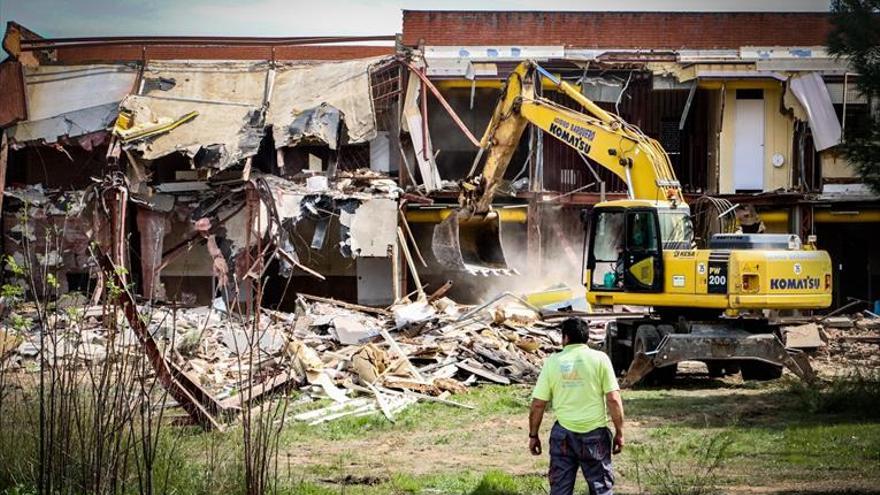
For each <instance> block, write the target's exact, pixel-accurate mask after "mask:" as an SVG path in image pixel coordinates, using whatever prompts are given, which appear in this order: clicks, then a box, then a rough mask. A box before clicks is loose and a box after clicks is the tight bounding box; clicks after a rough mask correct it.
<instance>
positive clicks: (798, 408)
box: [9, 378, 880, 495]
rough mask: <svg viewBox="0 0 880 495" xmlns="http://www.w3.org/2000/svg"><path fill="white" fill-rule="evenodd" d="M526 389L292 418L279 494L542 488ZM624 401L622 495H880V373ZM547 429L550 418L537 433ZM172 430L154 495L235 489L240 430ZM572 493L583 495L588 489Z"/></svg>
mask: <svg viewBox="0 0 880 495" xmlns="http://www.w3.org/2000/svg"><path fill="white" fill-rule="evenodd" d="M529 392H530V390H529V388H527V387H521V386H509V387H500V386H483V387H479V388H476V389H472V390H471V391H470V392H469V393H467V394H461V395H458V396H456V397H455V398H456V400H459V401H462V402H467V403H469V404H472V405H474V406H476V408H475V409H473V410H468V409H461V408H455V407H450V406H447V405H443V404H436V403H420V404H416V405H414V406H411V407H410V408H409V409H407V410H406V411H404V412H403V413H401V415H400V416H399V418H398V421H397V422H396V423H390V422H388V421H386V420H385V419H384V418H383V417H382V416H380V415H376V416H370V417H362V418H354V419H349V418H343V419H340V420H337V421H335V422H331V423H325V424H322V425H318V426H311V427H310V426H307V425H305V424H302V423H294V422H290V423H288V425H287V426H286V427H285V428H284V430H283V432H282V434H281V437H280V438H279V446H280V447H279V448H280V455H279V458H278V467H277V472H278V474H279V478H278V479H279V481H278V486H277V488H278V490H277V492H278V493H303V494H385V493H388V494H398V493H399V494H420V493H421V494H472V495H490V494H491V495H503V494H536V493H545V492H546V490H547V483H546V477H545V472H546V470H547V457H546V454H545V456H542V457H533V456H531V455H529V454H528V452H527V450H526V445H527V435H526V433H527V431H526V430H527V428H526V427H527V425H526V415H527V408H528V403H529ZM624 400H625V407H626V410H627V416H628V423H629V431H628V434H627V442H628V444H627V447H626V449H625V451H624V453H623V454H621V455H620V456H618V457H616V458H615V461H614V462H615V470H616V477H617V487H616V488H617V492H618V493H631V494H634V493H652V494H655V495H675V494H691V495H700V494H709V493H748V494H755V493H784V494H793V493H803V494H820V493H848V494H868V493H880V382H878V381H877V380H867V379H857V380H851V381H844V382H838V383H835V384H830V385H825V386H823V387H821V388H818V389H817V388H808V387H804V386H801V385H800V384H799V383H798V382H795V381H793V380H789V379H783V380H779V381H775V382H768V383H745V384H744V383H742V382H737V381H735V380H727V381H724V382H722V381H720V380H713V379H708V378H690V379H688V378H685V379H681V380H679V381H678V382H677V383H676V386H675V388H667V389H637V390H627V391H625V393H624ZM318 405H319V404H309V405H305V406H303V407H304V408H309V407H317V406H318ZM551 424H552V417H549V418H547V419H546V420H545V423H544V428H543V430H544V432H545V433H544V435H542V440H544V441H545V442H546V430H548V429H549V427H550V426H551ZM167 431H174V433H173V435H172V436H173V438H165V439H164V441H169V442H170V443H171V444H173V445H174V447H173V451H174V452H173V455H170V456H168V459H167V460H166V461H165V462H169V463H173V464H174V465H173V466H172V469H169V470H168V472H169V474H168V477H167V478H166V479H165V481H164V483H163V485H162V487H160V490H159V491H160V492H165V493H238V491H237V490H236V489H235V488H234V487H235V486H236V482H235V480H236V479H237V477H239V476H240V474H241V473H240V472H237V471H236V469H238V468H236V467H235V466H238V464H236V463H235V462H232V461H231V460H232V459H233V458H235V457H236V455H239V453H240V448H241V447H240V443H241V434H240V432H239V431H237V428H232V429H230V430H229V431H227V432H225V433H203V432H200V431H197V430H194V429H175V430H171V429H170V428H169V429H168V430H167ZM171 440H173V441H171ZM206 473H209V474H210V475H208V474H206ZM579 490H580V492H579V493H586V490H585V487H584V485H583V484H581V485H580V488H579ZM29 491H30V490H20V489H19V490H18V493H22V492H29ZM9 493H15V491H9Z"/></svg>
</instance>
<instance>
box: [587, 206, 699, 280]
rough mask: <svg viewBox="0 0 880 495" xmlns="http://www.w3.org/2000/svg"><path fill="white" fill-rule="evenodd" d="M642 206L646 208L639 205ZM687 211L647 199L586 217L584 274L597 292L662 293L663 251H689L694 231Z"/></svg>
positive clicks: (601, 208)
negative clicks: (586, 235) (585, 272)
mask: <svg viewBox="0 0 880 495" xmlns="http://www.w3.org/2000/svg"><path fill="white" fill-rule="evenodd" d="M641 203H644V204H641ZM690 222H691V220H690V212H689V210H688V208H687V207H684V206H681V205H679V206H678V207H675V208H671V207H668V206H661V207H657V206H654V205H651V204H649V202H646V201H620V202H611V203H608V204H606V205H605V206H597V207H596V208H595V209H594V210H593V212H592V214H591V217H590V229H589V232H590V234H589V237H588V245H587V270H588V271H589V273H590V287H592V288H593V290H600V291H625V292H662V291H663V272H664V266H663V250H664V249H690V248H691V246H692V243H693V228H692V226H691V223H690Z"/></svg>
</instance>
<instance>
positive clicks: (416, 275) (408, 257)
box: [397, 227, 427, 301]
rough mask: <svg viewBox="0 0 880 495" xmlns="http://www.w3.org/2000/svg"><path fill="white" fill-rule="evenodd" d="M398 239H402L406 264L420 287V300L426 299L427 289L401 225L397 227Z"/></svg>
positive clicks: (401, 246) (401, 244) (401, 247)
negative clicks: (423, 287)
mask: <svg viewBox="0 0 880 495" xmlns="http://www.w3.org/2000/svg"><path fill="white" fill-rule="evenodd" d="M397 239H398V240H399V241H400V250H401V251H403V256H404V257H405V258H406V264H407V265H409V270H410V273H411V274H412V277H413V281H415V283H416V287H418V291H419V301H424V300H425V299H427V296H426V295H425V290H424V289H422V280H421V279H420V278H419V272H418V271H417V270H416V263H415V261H413V257H412V254H410V252H409V247H408V246H407V245H406V239H405V238H404V237H403V229H401V228H400V227H397Z"/></svg>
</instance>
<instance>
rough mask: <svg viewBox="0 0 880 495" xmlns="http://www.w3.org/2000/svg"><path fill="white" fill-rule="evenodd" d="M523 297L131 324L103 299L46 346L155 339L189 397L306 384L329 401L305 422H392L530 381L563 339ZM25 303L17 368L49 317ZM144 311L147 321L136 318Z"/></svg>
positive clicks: (220, 311) (222, 402)
mask: <svg viewBox="0 0 880 495" xmlns="http://www.w3.org/2000/svg"><path fill="white" fill-rule="evenodd" d="M516 299H517V298H516V296H513V295H502V296H501V297H499V298H496V299H494V300H493V301H492V302H491V303H489V304H486V305H483V306H479V307H469V306H462V305H459V304H457V303H455V302H453V301H452V300H450V299H448V298H445V297H439V298H436V299H433V300H432V299H429V298H424V299H420V300H417V301H415V302H411V301H406V302H402V303H398V304H396V305H394V306H392V307H390V308H387V309H380V308H372V307H367V306H360V305H356V304H351V303H345V302H342V301H336V300H333V299H325V298H320V297H317V296H309V295H304V294H302V295H300V296H299V298H298V300H297V308H296V311H294V312H292V313H287V312H281V311H273V310H269V309H261V310H260V314H259V315H258V316H257V317H254V318H243V317H241V316H240V315H236V314H229V313H226V312H225V311H224V308H223V306H222V305H216V306H205V307H194V308H170V307H160V306H153V307H151V306H145V305H139V306H137V316H136V318H135V319H134V320H132V319H129V320H128V322H126V317H125V316H123V313H125V311H123V312H120V313H119V314H117V316H116V319H117V320H116V324H115V325H112V324H111V325H108V320H107V313H106V311H105V308H103V307H100V306H87V307H85V309H84V310H81V311H80V312H77V311H59V312H58V313H57V314H53V315H52V318H51V319H50V321H49V322H48V325H46V328H50V329H51V330H49V331H48V332H51V333H52V334H53V338H51V339H44V345H47V344H45V343H46V342H51V344H48V345H47V347H46V356H47V357H48V358H49V362H50V363H54V362H57V361H56V358H57V359H61V360H63V361H64V362H65V363H70V364H77V365H88V364H89V363H96V362H100V361H102V360H103V359H105V357H107V355H108V350H109V348H110V347H112V348H113V350H116V351H121V352H122V353H123V354H124V353H126V352H130V353H136V352H143V351H142V350H140V349H139V348H140V347H141V346H147V345H148V342H146V341H147V340H149V341H150V342H153V343H154V344H155V346H156V348H157V349H159V350H160V352H161V356H163V358H164V360H165V362H166V364H167V366H163V368H164V367H167V368H168V369H169V370H170V371H169V372H168V374H169V375H171V376H174V377H175V379H176V381H177V382H181V383H183V385H182V387H183V388H186V389H189V390H190V391H192V390H196V391H198V394H190V395H189V396H192V395H199V394H201V395H204V396H207V397H210V399H211V402H212V403H213V404H219V407H221V408H223V407H225V408H228V409H230V410H237V409H238V408H240V407H241V406H242V405H244V404H245V403H247V402H249V401H251V400H255V399H256V398H257V396H258V395H262V394H265V393H267V392H270V391H276V390H279V389H281V388H288V389H290V388H298V389H299V390H300V391H302V392H303V396H302V397H301V398H300V399H298V400H299V401H301V402H311V401H314V400H317V399H330V400H331V401H332V403H331V405H329V406H326V407H323V408H321V409H317V410H312V411H309V412H307V413H300V414H298V415H295V416H294V417H295V419H297V420H300V421H306V422H309V423H320V422H324V421H330V420H332V419H336V418H339V417H343V416H348V415H364V414H374V413H380V412H381V413H382V414H384V415H385V416H386V417H388V419H389V420H393V419H394V416H395V415H396V414H397V413H398V412H399V411H400V410H402V409H403V408H405V407H406V406H408V405H409V404H412V403H414V402H416V401H418V400H428V401H439V402H444V403H447V404H450V405H457V406H461V407H468V406H466V405H465V404H460V403H458V402H455V401H453V400H451V399H449V396H450V395H452V394H455V393H459V392H462V391H464V390H466V388H467V387H468V386H471V385H474V384H476V383H480V382H489V383H498V384H511V383H527V382H533V381H534V380H535V379H536V377H537V374H538V373H539V372H540V367H541V364H542V362H543V360H544V358H545V357H546V356H547V355H548V354H549V353H552V352H553V351H555V350H557V349H558V348H559V347H560V345H561V337H560V335H559V332H558V331H556V330H555V329H553V327H554V325H553V324H552V323H548V322H545V321H543V320H542V319H541V316H540V313H539V312H538V310H537V308H535V307H533V306H531V305H529V303H528V302H526V301H524V300H516ZM132 302H133V301H132ZM123 306H124V304H123ZM27 307H28V306H26V305H19V306H18V307H17V309H16V311H15V312H13V313H12V314H11V315H9V317H8V318H7V322H11V321H12V320H15V321H16V324H15V325H12V324H11V323H8V324H7V325H4V333H2V336H3V339H2V344H0V346H2V347H0V349H2V352H3V354H7V355H8V357H9V361H8V362H10V363H12V364H13V365H14V366H18V367H20V368H23V369H33V367H32V366H28V361H31V362H32V361H34V360H36V359H38V356H39V351H40V349H39V345H40V338H39V337H40V331H39V329H40V326H39V325H38V324H37V323H36V322H37V321H38V320H37V318H36V315H35V314H28V311H27ZM123 309H124V308H123ZM139 321H141V322H143V323H145V325H143V326H142V330H139V329H138V328H134V327H138V326H140V324H139ZM109 327H115V328H116V329H117V330H115V331H112V332H111V331H109V330H106V329H107V328H109ZM141 332H143V333H144V334H145V335H143V336H142V335H141ZM147 350H148V351H149V349H147ZM115 355H119V354H115ZM154 367H155V363H154ZM161 374H162V371H161V370H157V375H161ZM159 378H161V376H159ZM169 392H171V391H170V390H169ZM171 395H172V397H174V398H175V399H176V400H177V402H178V403H180V401H181V398H180V397H178V396H176V395H174V393H171ZM183 397H188V395H187V394H183ZM180 405H181V406H184V409H186V410H187V411H189V409H187V407H186V404H180ZM203 409H208V410H210V409H211V408H210V407H206V408H203ZM193 419H198V418H193ZM215 426H216V425H215Z"/></svg>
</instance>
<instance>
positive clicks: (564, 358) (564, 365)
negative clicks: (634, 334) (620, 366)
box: [532, 344, 620, 433]
mask: <svg viewBox="0 0 880 495" xmlns="http://www.w3.org/2000/svg"><path fill="white" fill-rule="evenodd" d="M619 389H620V386H618V385H617V378H616V377H615V376H614V368H613V367H612V366H611V360H610V359H609V358H608V355H607V354H605V353H604V352H601V351H597V350H593V349H590V348H589V347H587V346H586V344H572V345H567V346H565V348H564V349H562V352H558V353H556V354H554V355H552V356H550V357H549V358H548V359H547V361H545V362H544V368H543V369H541V374H540V375H539V376H538V383H537V384H536V385H535V391H534V392H532V398H534V399H540V400H545V401H548V402H550V403H551V405H552V406H553V410H554V411H555V412H556V420H557V421H559V424H561V425H562V427H563V428H565V429H567V430H569V431H573V432H575V433H586V432H588V431H592V430H595V429H596V428H601V427H603V426H608V420H609V418H608V411H607V410H606V406H605V394H607V393H608V392H611V391H614V390H619Z"/></svg>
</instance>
